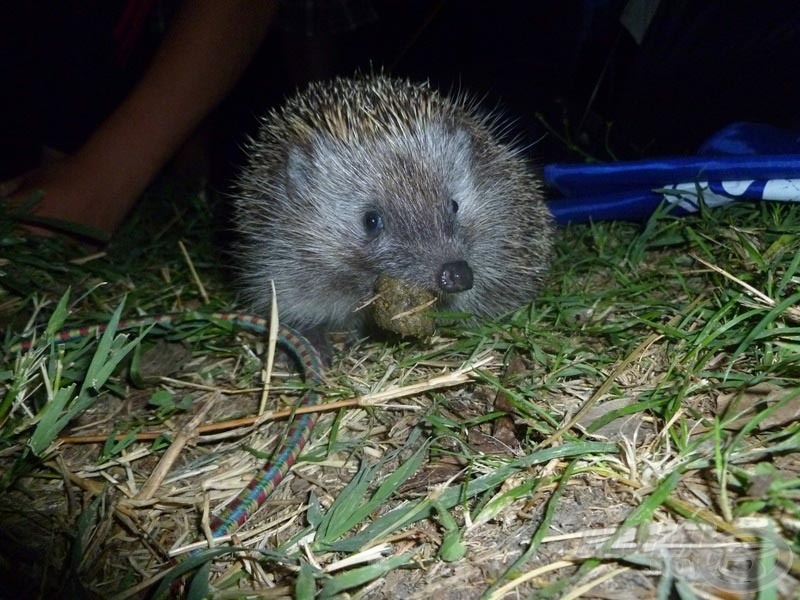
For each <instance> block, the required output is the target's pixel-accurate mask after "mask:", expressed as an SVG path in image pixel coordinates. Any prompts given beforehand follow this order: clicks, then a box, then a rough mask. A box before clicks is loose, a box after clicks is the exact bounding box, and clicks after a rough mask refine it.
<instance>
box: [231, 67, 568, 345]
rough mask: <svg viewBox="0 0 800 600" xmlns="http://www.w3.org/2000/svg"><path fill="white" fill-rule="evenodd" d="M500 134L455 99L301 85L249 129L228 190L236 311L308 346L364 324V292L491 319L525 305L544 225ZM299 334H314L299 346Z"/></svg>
mask: <svg viewBox="0 0 800 600" xmlns="http://www.w3.org/2000/svg"><path fill="white" fill-rule="evenodd" d="M506 131H507V127H505V126H504V125H503V123H502V122H501V120H500V119H498V118H497V117H496V116H495V115H493V114H491V113H484V112H482V111H481V109H480V107H479V105H478V103H477V102H475V101H473V100H472V99H470V98H469V97H468V96H467V95H465V94H457V95H455V96H453V97H449V96H446V95H444V94H441V93H439V92H438V91H436V90H435V89H434V88H433V87H431V85H430V84H429V83H416V82H411V81H408V80H404V79H397V78H391V77H389V76H386V75H382V74H379V75H376V74H371V75H359V76H355V77H352V78H337V79H335V80H332V81H328V82H316V83H312V84H311V85H309V86H308V87H307V88H306V89H305V90H304V91H300V92H298V93H297V94H296V95H294V96H293V97H291V98H290V99H289V100H288V101H287V102H286V103H285V104H284V105H283V106H282V107H281V108H278V109H275V110H273V111H271V112H270V113H268V114H267V115H266V116H265V117H263V118H262V119H261V120H260V122H259V129H258V132H257V133H256V135H254V136H253V137H252V138H251V139H250V140H249V141H248V142H247V145H246V156H247V159H246V164H245V166H244V167H243V169H242V171H241V172H240V174H239V176H238V177H237V179H236V181H235V182H234V186H233V193H232V195H233V223H234V229H235V233H236V237H237V239H238V241H237V242H236V245H235V248H234V251H235V257H236V259H235V261H234V263H235V264H236V265H237V267H238V269H239V279H240V282H241V288H242V293H243V296H244V299H245V300H246V301H247V302H248V304H249V305H250V306H251V307H252V308H253V309H254V310H255V311H257V312H259V313H266V312H267V310H268V307H269V304H270V301H271V300H270V299H271V287H270V282H271V281H272V282H274V285H275V290H276V294H277V295H276V298H277V304H278V308H279V311H280V318H281V322H283V323H286V324H289V325H291V326H293V327H295V328H297V329H299V330H300V331H302V332H305V333H307V334H309V335H311V337H312V338H313V339H315V340H319V339H320V335H322V336H324V335H325V334H324V332H327V331H331V330H353V329H359V328H363V327H364V326H365V325H368V324H369V323H368V322H369V320H370V319H369V316H368V313H367V311H364V310H360V308H361V307H362V306H363V305H364V304H365V303H367V302H368V301H369V299H370V298H371V297H372V296H373V295H374V293H375V286H376V282H377V281H378V279H379V278H380V277H381V276H383V277H390V278H394V279H396V280H399V281H403V282H408V283H409V284H410V285H412V286H416V287H417V288H418V289H422V290H429V291H430V292H431V293H432V294H434V296H435V298H436V300H437V304H436V310H437V311H446V312H448V313H450V312H456V313H466V314H469V315H473V316H475V317H495V316H499V315H502V314H504V313H506V312H509V311H511V310H513V309H517V308H519V307H521V306H523V305H525V304H526V303H529V302H530V301H531V300H533V299H534V297H535V296H536V294H537V292H538V291H539V290H540V288H541V286H542V284H543V281H544V278H545V276H546V273H547V270H548V266H549V264H550V262H551V257H552V240H553V220H552V216H551V214H550V213H549V211H548V209H547V206H546V204H545V203H544V201H543V199H542V193H541V186H540V182H539V180H538V179H537V178H536V177H535V176H534V174H533V173H532V171H531V169H530V168H529V166H528V165H527V164H526V161H525V159H524V157H523V149H522V148H521V147H520V146H519V145H518V144H517V142H516V141H514V140H511V141H507V140H505V139H504V138H505V134H506ZM309 332H313V335H312V334H310V333H309Z"/></svg>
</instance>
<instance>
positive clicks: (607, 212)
mask: <svg viewBox="0 0 800 600" xmlns="http://www.w3.org/2000/svg"><path fill="white" fill-rule="evenodd" d="M544 178H545V182H546V183H547V184H548V185H549V186H551V187H553V188H555V189H557V190H558V191H559V192H561V194H562V195H563V196H564V198H561V199H555V200H553V201H551V202H550V204H549V205H550V209H551V210H552V211H553V214H554V215H555V217H556V220H557V221H558V222H559V223H562V224H563V223H568V222H585V221H589V220H594V221H597V220H616V219H618V220H630V221H641V220H645V219H647V218H648V217H649V216H650V215H651V214H652V212H653V211H654V210H655V209H656V208H657V207H658V206H659V204H660V203H661V202H662V201H666V202H670V203H672V204H674V205H675V211H676V212H678V213H690V212H694V211H696V210H697V209H698V206H699V203H700V197H701V196H702V200H703V202H705V203H706V204H707V205H708V206H719V205H721V204H725V203H728V202H731V201H733V200H738V199H749V200H779V201H784V202H800V135H798V134H796V133H791V132H787V131H784V130H780V129H777V128H775V127H772V126H769V125H761V124H755V123H734V124H733V125H730V126H728V127H726V128H725V129H723V130H721V131H719V132H718V133H716V134H715V135H714V136H712V137H711V138H710V139H709V140H707V141H706V142H705V143H704V144H703V145H702V147H701V148H700V150H699V153H698V156H693V157H677V158H662V159H653V160H641V161H633V162H616V163H604V164H552V165H548V166H546V167H545V169H544Z"/></svg>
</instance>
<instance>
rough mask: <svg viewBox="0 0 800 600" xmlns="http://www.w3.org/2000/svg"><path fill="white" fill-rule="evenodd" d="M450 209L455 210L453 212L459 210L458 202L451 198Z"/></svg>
mask: <svg viewBox="0 0 800 600" xmlns="http://www.w3.org/2000/svg"><path fill="white" fill-rule="evenodd" d="M450 210H451V211H452V212H453V214H455V213H457V212H458V202H456V201H455V200H450Z"/></svg>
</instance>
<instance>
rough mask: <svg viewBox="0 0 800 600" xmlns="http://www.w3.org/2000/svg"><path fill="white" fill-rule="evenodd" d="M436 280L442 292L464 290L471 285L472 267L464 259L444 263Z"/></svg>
mask: <svg viewBox="0 0 800 600" xmlns="http://www.w3.org/2000/svg"><path fill="white" fill-rule="evenodd" d="M436 282H437V283H438V284H439V287H440V288H441V290H442V291H444V292H451V293H454V292H465V291H467V290H468V289H470V288H471V287H472V269H471V268H470V267H469V265H468V264H467V261H465V260H456V261H454V262H449V263H444V264H443V265H442V270H441V271H439V277H438V278H437V280H436Z"/></svg>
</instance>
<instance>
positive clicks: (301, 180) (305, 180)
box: [286, 146, 312, 193]
mask: <svg viewBox="0 0 800 600" xmlns="http://www.w3.org/2000/svg"><path fill="white" fill-rule="evenodd" d="M311 168H312V160H311V157H310V156H309V155H308V151H307V150H306V149H305V148H302V147H300V146H291V147H290V148H289V153H288V155H287V156H286V189H287V190H288V191H289V193H293V192H301V191H303V190H307V189H308V184H309V181H310V180H311Z"/></svg>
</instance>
